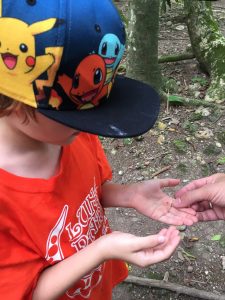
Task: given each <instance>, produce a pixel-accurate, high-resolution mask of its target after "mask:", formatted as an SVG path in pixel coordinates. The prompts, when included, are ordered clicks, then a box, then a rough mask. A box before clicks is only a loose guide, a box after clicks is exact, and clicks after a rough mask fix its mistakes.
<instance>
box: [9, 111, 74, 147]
mask: <svg viewBox="0 0 225 300" xmlns="http://www.w3.org/2000/svg"><path fill="white" fill-rule="evenodd" d="M35 116H36V120H33V119H32V118H29V121H28V122H22V120H23V113H22V112H21V111H19V112H17V113H13V114H12V115H11V116H9V117H10V122H11V124H12V125H13V127H14V128H15V127H16V129H17V130H19V131H20V132H21V133H23V134H25V135H26V136H27V137H29V138H31V139H33V140H36V141H40V142H43V143H49V144H55V145H66V144H70V143H71V142H72V141H73V140H74V139H75V137H76V136H77V135H78V134H79V131H78V130H75V129H72V128H70V127H67V126H65V125H62V124H60V123H58V122H55V121H53V120H51V119H49V118H47V117H45V116H44V115H42V114H40V113H38V112H35Z"/></svg>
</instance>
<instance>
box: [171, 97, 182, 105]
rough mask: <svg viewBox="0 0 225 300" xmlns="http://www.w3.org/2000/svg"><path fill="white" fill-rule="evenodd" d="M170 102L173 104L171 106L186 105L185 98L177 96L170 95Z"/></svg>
mask: <svg viewBox="0 0 225 300" xmlns="http://www.w3.org/2000/svg"><path fill="white" fill-rule="evenodd" d="M168 101H169V104H171V105H183V104H184V100H183V98H182V97H180V96H176V95H169V96H168Z"/></svg>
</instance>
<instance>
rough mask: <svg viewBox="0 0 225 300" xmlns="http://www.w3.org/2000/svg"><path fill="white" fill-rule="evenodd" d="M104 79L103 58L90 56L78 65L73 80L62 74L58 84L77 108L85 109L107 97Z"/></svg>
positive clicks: (94, 55)
mask: <svg viewBox="0 0 225 300" xmlns="http://www.w3.org/2000/svg"><path fill="white" fill-rule="evenodd" d="M105 79H106V66H105V62H104V60H103V58H102V57H101V56H99V55H97V54H90V55H89V56H87V57H85V58H84V59H83V60H82V61H81V63H80V64H79V65H78V67H77V69H76V70H75V73H74V76H73V78H70V77H69V76H67V75H66V74H63V75H62V76H59V78H58V82H59V84H60V85H61V86H62V87H63V89H64V91H65V93H66V94H67V96H68V97H69V98H70V99H71V100H72V101H73V102H74V103H75V104H76V105H77V108H78V109H85V108H87V107H88V108H90V107H91V106H92V107H93V106H97V105H98V104H99V100H100V99H101V98H102V97H103V96H104V95H107V86H105V85H104V84H105Z"/></svg>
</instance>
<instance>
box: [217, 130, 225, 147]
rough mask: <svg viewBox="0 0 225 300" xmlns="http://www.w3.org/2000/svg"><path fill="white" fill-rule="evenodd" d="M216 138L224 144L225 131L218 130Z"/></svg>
mask: <svg viewBox="0 0 225 300" xmlns="http://www.w3.org/2000/svg"><path fill="white" fill-rule="evenodd" d="M217 139H218V141H219V142H220V143H221V144H223V145H225V131H222V132H218V133H217Z"/></svg>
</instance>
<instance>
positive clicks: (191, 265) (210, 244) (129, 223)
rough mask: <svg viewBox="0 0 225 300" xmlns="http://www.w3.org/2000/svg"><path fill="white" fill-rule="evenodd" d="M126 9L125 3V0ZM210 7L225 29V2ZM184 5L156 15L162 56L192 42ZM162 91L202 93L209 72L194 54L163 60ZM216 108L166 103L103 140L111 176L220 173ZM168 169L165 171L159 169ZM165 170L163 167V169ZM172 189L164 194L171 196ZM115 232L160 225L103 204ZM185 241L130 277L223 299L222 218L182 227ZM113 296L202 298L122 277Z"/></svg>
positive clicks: (223, 166) (153, 229)
mask: <svg viewBox="0 0 225 300" xmlns="http://www.w3.org/2000/svg"><path fill="white" fill-rule="evenodd" d="M122 3H123V9H125V10H126V7H127V1H123V2H122ZM214 12H215V14H216V16H217V18H218V21H219V23H220V25H221V30H222V31H223V32H224V31H225V3H224V1H216V2H215V4H214ZM181 13H182V11H181V9H180V8H179V7H178V6H177V5H175V4H174V7H173V8H172V10H170V11H168V12H167V13H166V14H163V15H162V17H161V28H160V55H165V54H174V53H181V52H183V51H185V50H186V48H187V47H188V45H189V44H190V41H189V37H188V33H187V28H186V26H185V25H184V24H182V23H179V21H177V20H179V18H178V17H179V16H180V14H181ZM161 68H162V74H163V76H164V83H165V90H166V91H167V92H169V93H170V94H175V95H180V96H183V97H187V98H192V99H203V98H204V95H205V91H206V89H207V86H208V84H209V78H207V76H206V75H205V74H203V73H202V72H201V71H200V70H199V66H198V63H197V61H196V60H194V59H193V60H186V61H180V62H177V63H167V64H163V65H161ZM222 105H224V109H221V107H216V106H215V107H208V106H207V105H204V106H200V107H197V106H169V107H168V106H167V105H166V104H162V106H161V112H160V116H159V118H158V121H157V123H156V124H155V127H154V128H153V129H152V130H150V131H149V132H148V133H146V134H145V135H143V136H142V137H140V138H139V139H125V140H117V139H103V146H104V148H105V150H106V153H107V156H108V158H109V161H110V163H111V165H112V168H113V172H114V181H115V182H118V183H130V182H134V181H136V182H137V181H142V180H147V179H151V178H154V175H155V173H156V172H159V173H160V172H161V173H160V175H158V176H157V178H168V177H171V178H181V182H182V183H181V186H182V185H185V184H187V183H188V182H190V181H191V180H193V179H196V178H200V177H203V176H208V175H210V174H213V173H215V172H225V103H222ZM164 168H165V169H164ZM163 170H166V171H163ZM174 191H175V189H173V190H172V189H171V190H170V189H168V190H167V192H168V193H169V194H171V195H173V194H174ZM107 213H108V216H109V219H110V222H111V226H112V228H113V229H114V230H121V231H124V232H130V233H132V234H135V235H138V236H144V235H147V234H155V233H157V232H158V231H159V230H160V229H161V228H163V227H165V226H166V225H165V224H162V223H159V222H155V221H152V220H149V219H148V218H146V217H143V216H141V215H139V214H138V213H137V212H136V211H134V210H132V209H120V208H115V209H109V210H107ZM180 230H181V235H182V242H181V244H180V246H179V247H178V249H177V251H176V252H175V254H174V255H173V257H172V258H171V259H170V260H168V261H166V262H162V263H160V264H157V265H153V266H150V267H148V268H144V269H141V268H138V267H135V266H130V274H131V275H134V276H139V277H144V278H150V279H158V280H162V279H163V278H164V276H165V274H167V276H168V275H169V279H168V280H169V282H171V283H175V284H180V285H182V286H186V287H193V288H196V289H198V290H204V291H208V292H211V293H214V295H215V298H210V299H217V298H216V295H223V297H224V298H221V299H225V270H224V266H223V264H222V262H223V259H224V258H225V226H224V221H218V222H205V223H198V224H196V225H194V226H191V227H188V228H180ZM113 299H114V300H120V299H123V300H139V299H157V300H161V299H163V300H164V299H165V300H167V299H171V300H175V299H182V300H190V299H193V300H196V299H199V298H196V297H193V296H187V295H184V294H177V293H174V292H170V291H168V290H165V289H156V288H147V287H142V286H139V285H136V284H131V283H122V284H121V285H119V286H118V287H117V288H115V290H114V296H113Z"/></svg>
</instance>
